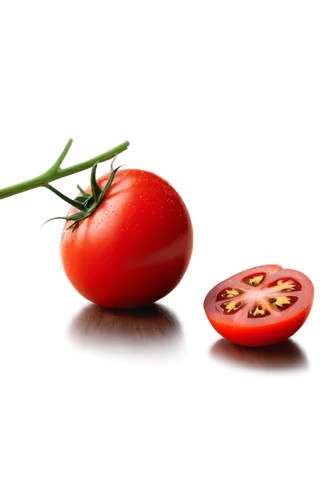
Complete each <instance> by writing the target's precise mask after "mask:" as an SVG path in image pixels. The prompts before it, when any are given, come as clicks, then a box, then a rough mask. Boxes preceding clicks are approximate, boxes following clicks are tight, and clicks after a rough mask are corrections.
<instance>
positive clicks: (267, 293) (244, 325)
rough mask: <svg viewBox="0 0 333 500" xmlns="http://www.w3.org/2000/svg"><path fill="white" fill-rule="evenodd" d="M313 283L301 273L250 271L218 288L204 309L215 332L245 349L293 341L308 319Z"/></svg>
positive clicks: (268, 269)
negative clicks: (287, 340) (291, 339)
mask: <svg viewBox="0 0 333 500" xmlns="http://www.w3.org/2000/svg"><path fill="white" fill-rule="evenodd" d="M313 297H314V288H313V284H312V282H311V281H310V280H309V278H308V277H307V276H305V275H304V274H302V273H301V272H299V271H294V270H292V269H283V268H282V267H281V266H277V265H268V266H259V267H253V268H251V269H247V270H246V271H243V272H241V273H239V274H236V275H234V276H232V277H231V278H228V279H227V280H225V281H222V282H221V283H219V284H218V285H216V286H215V287H214V288H213V289H212V290H211V291H210V292H209V293H208V295H207V296H206V298H205V302H204V309H205V312H206V315H207V317H208V320H209V321H210V323H211V324H212V326H213V327H214V328H215V330H216V331H217V332H218V333H219V334H220V335H222V336H223V337H225V338H226V339H227V340H230V341H231V342H233V343H235V344H239V345H244V346H265V345H269V344H275V343H277V342H282V341H283V340H286V339H288V338H289V337H291V336H292V335H293V334H294V333H295V332H297V330H298V329H299V328H300V327H301V326H302V325H303V323H304V322H305V320H306V319H307V317H308V315H309V313H310V311H311V307H312V303H313Z"/></svg>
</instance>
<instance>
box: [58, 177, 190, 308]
mask: <svg viewBox="0 0 333 500" xmlns="http://www.w3.org/2000/svg"><path fill="white" fill-rule="evenodd" d="M109 176H110V174H106V175H104V176H102V177H100V178H99V179H98V180H97V184H98V186H99V187H100V188H101V189H103V188H104V187H105V185H106V183H107V181H108V179H109ZM85 192H86V193H88V194H91V188H90V187H89V188H87V189H86V190H85ZM77 211H78V210H77V208H73V207H72V208H71V210H70V212H69V214H68V215H73V214H75V213H76V212H77ZM70 225H71V221H66V223H65V227H64V232H63V234H62V239H61V259H62V263H63V268H64V271H65V273H66V275H67V277H68V279H69V281H70V282H71V283H72V285H73V286H74V288H75V289H76V290H77V291H78V292H79V293H80V294H81V295H83V297H85V298H86V299H88V300H90V301H91V302H94V303H95V304H98V305H101V306H105V307H114V308H130V307H136V306H142V305H146V304H150V303H152V302H155V301H157V300H159V299H161V298H162V297H164V296H165V295H167V294H168V293H170V292H171V290H173V289H174V288H175V287H176V286H177V285H178V283H179V282H180V280H181V279H182V277H183V276H184V273H185V271H186V269H187V267H188V265H189V262H190V258H191V254H192V247H193V230H192V224H191V219H190V216H189V213H188V210H187V208H186V206H185V204H184V202H183V200H182V198H181V197H180V196H179V194H178V193H177V191H176V190H175V189H174V188H173V187H172V186H170V184H169V183H168V182H166V181H165V180H164V179H162V178H161V177H159V176H158V175H156V174H154V173H151V172H146V171H144V170H137V169H124V170H120V171H119V172H117V174H116V175H115V177H114V180H113V183H112V185H111V186H110V188H109V189H108V191H107V192H106V195H105V197H104V199H103V201H102V203H101V204H100V205H99V206H98V207H97V208H96V210H95V211H94V212H93V213H92V214H91V215H90V216H89V217H87V218H86V219H84V220H82V221H80V223H79V224H78V225H77V228H76V229H75V230H74V231H72V230H71V229H68V227H69V226H70ZM67 229H68V230H67Z"/></svg>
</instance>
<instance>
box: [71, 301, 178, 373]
mask: <svg viewBox="0 0 333 500" xmlns="http://www.w3.org/2000/svg"><path fill="white" fill-rule="evenodd" d="M65 341H66V342H67V344H68V345H69V346H70V347H71V348H72V349H73V350H74V351H76V352H79V353H81V354H86V355H89V356H94V357H97V358H102V359H113V360H117V361H125V362H129V363H145V364H147V363H148V364H153V365H169V364H179V363H181V361H182V360H183V358H184V356H185V354H186V351H187V337H186V335H185V330H184V325H183V323H182V320H181V319H180V317H179V315H178V314H177V312H176V311H175V310H174V309H172V308H171V307H169V306H167V305H166V304H153V305H151V306H149V307H144V308H137V309H133V310H127V311H124V310H119V309H118V310H117V309H106V308H102V307H99V306H96V305H95V304H91V303H89V302H86V301H83V302H82V303H81V304H80V306H79V307H78V308H77V309H76V310H75V311H74V312H73V313H72V314H71V316H70V317H69V318H68V320H67V322H66V325H65Z"/></svg>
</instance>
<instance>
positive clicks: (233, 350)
mask: <svg viewBox="0 0 333 500" xmlns="http://www.w3.org/2000/svg"><path fill="white" fill-rule="evenodd" d="M206 357H207V359H208V360H209V361H210V362H211V363H213V364H214V365H217V366H220V367H221V368H224V369H226V370H228V371H231V372H234V373H244V374H247V375H257V376H261V377H300V376H303V375H307V374H308V373H309V372H310V371H311V367H312V363H311V359H310V356H309V354H308V352H307V350H306V349H305V347H304V344H303V343H302V341H301V340H300V339H299V338H292V339H289V340H286V341H285V342H280V343H279V344H275V345H270V346H266V347H260V348H257V347H244V346H238V345H235V344H231V343H230V342H228V341H227V340H225V339H223V338H221V337H215V338H214V339H213V340H212V341H211V342H210V343H209V344H208V346H207V349H206Z"/></svg>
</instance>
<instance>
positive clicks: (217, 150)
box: [0, 115, 321, 383]
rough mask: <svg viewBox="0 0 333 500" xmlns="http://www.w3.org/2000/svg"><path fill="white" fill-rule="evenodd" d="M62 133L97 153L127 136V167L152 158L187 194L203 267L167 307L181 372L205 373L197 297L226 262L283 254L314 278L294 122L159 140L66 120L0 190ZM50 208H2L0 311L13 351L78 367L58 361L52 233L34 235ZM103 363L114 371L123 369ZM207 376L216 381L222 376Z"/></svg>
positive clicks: (59, 314)
mask: <svg viewBox="0 0 333 500" xmlns="http://www.w3.org/2000/svg"><path fill="white" fill-rule="evenodd" d="M236 118H237V117H236ZM82 123H84V125H83V124H82ZM108 123H109V122H108ZM66 126H68V127H72V131H73V135H74V136H75V135H79V136H80V145H81V151H95V148H96V144H97V143H102V144H103V143H110V142H111V141H112V135H113V134H119V133H126V134H131V133H132V134H133V135H135V136H136V143H137V145H136V152H130V153H129V161H131V159H138V160H143V159H147V158H148V159H152V160H153V167H161V168H165V167H167V168H168V169H169V175H175V176H177V183H182V184H185V190H186V191H191V192H192V198H193V200H192V212H193V215H195V216H200V229H201V248H200V261H201V264H200V265H194V266H193V270H192V280H191V281H187V282H186V283H185V295H184V296H177V303H176V305H175V306H173V307H175V308H176V309H177V311H178V312H179V313H180V315H181V317H182V318H183V320H184V322H185V325H186V328H187V329H188V333H189V336H190V350H189V352H188V354H187V356H186V357H185V360H184V362H183V363H182V364H181V367H182V368H186V369H196V370H198V369H199V370H205V369H207V368H208V363H207V361H203V360H200V345H201V344H204V343H207V339H208V337H207V330H206V329H201V328H200V316H199V305H200V288H207V282H208V280H213V279H215V275H216V271H225V270H228V269H230V271H231V265H232V263H236V264H237V263H241V262H249V263H251V262H252V263H255V259H256V255H288V257H289V262H290V263H296V262H300V263H312V264H313V269H314V270H317V271H318V270H319V271H320V270H321V268H320V263H319V259H318V255H317V247H318V245H317V244H316V242H315V237H314V235H313V232H315V229H316V227H317V228H318V221H317V216H316V211H315V206H316V200H317V197H318V194H317V193H318V187H319V181H320V179H319V175H318V173H317V172H316V171H315V168H314V163H313V156H312V155H313V151H311V149H310V146H309V142H308V141H307V136H303V135H302V133H300V131H299V130H298V131H297V133H296V131H295V130H294V129H293V126H294V123H293V122H292V121H291V122H290V124H289V127H288V125H287V124H286V123H285V122H284V123H283V126H282V122H281V121H280V120H279V119H278V118H276V119H274V120H273V121H272V122H268V120H267V119H265V117H263V118H262V119H261V120H259V121H258V123H257V122H256V123H255V124H254V122H253V120H252V119H251V120H249V121H248V120H247V119H246V116H245V115H244V116H242V120H239V119H235V120H234V121H229V123H226V124H224V125H223V127H222V128H221V132H220V133H219V134H217V133H214V134H210V133H209V132H208V133H207V132H206V133H205V134H203V133H196V132H195V131H191V132H189V131H188V129H187V131H186V132H185V130H184V131H183V132H181V133H177V132H172V134H171V133H170V134H169V135H168V134H166V133H164V134H162V133H161V135H158V136H157V135H154V133H153V130H152V129H150V130H149V132H144V131H142V130H140V127H139V126H138V127H137V128H136V125H135V123H133V124H131V127H132V128H130V127H129V128H126V126H127V125H123V124H121V125H119V124H116V125H114V126H113V127H112V128H111V127H110V125H108V124H107V125H106V124H105V123H103V121H100V122H99V123H96V122H95V121H94V122H91V125H89V124H88V125H87V122H86V121H85V122H83V121H81V120H78V121H77V122H75V120H69V121H68V120H67V119H63V120H62V123H61V124H59V123H57V124H56V125H50V124H48V123H45V126H44V127H40V128H39V132H38V134H35V136H34V137H33V138H32V140H33V141H34V144H35V146H34V147H33V148H29V145H26V149H28V150H29V154H28V155H26V156H25V158H24V161H20V162H19V164H18V163H17V164H15V162H13V161H11V162H10V163H8V164H6V165H5V166H4V168H3V169H2V171H1V173H0V183H1V184H6V183H7V182H8V175H24V176H30V175H31V173H32V172H31V169H32V168H36V167H39V161H40V159H45V158H47V154H48V152H49V151H55V144H61V143H63V140H64V137H63V134H64V127H66ZM36 146H38V147H36ZM14 147H15V146H14ZM7 165H8V166H7ZM309 171H310V174H309ZM307 172H308V173H307ZM50 203H52V205H50ZM49 206H63V204H61V202H59V201H58V200H56V199H54V201H52V202H50V200H49V198H48V194H47V193H45V192H35V193H33V194H32V200H24V199H23V198H22V199H20V200H12V201H9V202H8V208H1V209H0V221H1V227H2V236H1V245H0V251H1V258H2V262H3V264H4V265H3V271H2V276H3V283H4V284H5V288H3V291H4V293H3V305H4V308H6V309H7V311H8V317H10V321H12V322H14V325H15V326H14V327H12V328H14V330H15V332H16V334H15V335H16V337H15V342H17V345H21V344H22V345H23V344H24V342H28V344H29V350H32V351H34V354H35V355H36V356H37V357H38V358H39V359H44V360H47V359H51V358H58V359H59V360H63V361H72V360H80V359H85V357H84V356H82V357H80V356H79V355H78V354H76V353H72V352H64V342H63V326H64V313H65V312H66V311H70V310H71V309H72V305H71V303H72V298H71V297H64V295H63V281H56V280H55V250H56V248H55V243H56V238H55V226H52V225H51V226H49V231H48V233H43V234H40V233H38V232H33V231H32V225H33V224H39V222H40V215H41V214H47V208H48V207H49ZM318 231H319V229H318ZM9 311H10V314H9ZM320 323H321V322H318V321H314V322H313V325H312V326H313V327H312V329H307V330H306V334H305V337H304V338H303V340H304V343H305V344H306V345H307V348H308V350H309V352H310V354H311V358H312V363H313V370H312V374H311V376H310V377H306V379H307V383H308V382H310V383H311V382H313V381H314V380H319V379H320V371H321V370H320V356H319V342H320ZM22 348H23V347H22ZM66 350H67V351H69V350H68V349H66ZM108 363H109V364H110V366H111V367H112V368H119V367H121V366H123V364H121V363H115V362H108ZM213 372H214V373H216V372H219V373H221V374H222V375H223V370H213ZM252 379H253V378H252ZM265 383H266V381H265ZM271 383H273V382H271Z"/></svg>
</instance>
